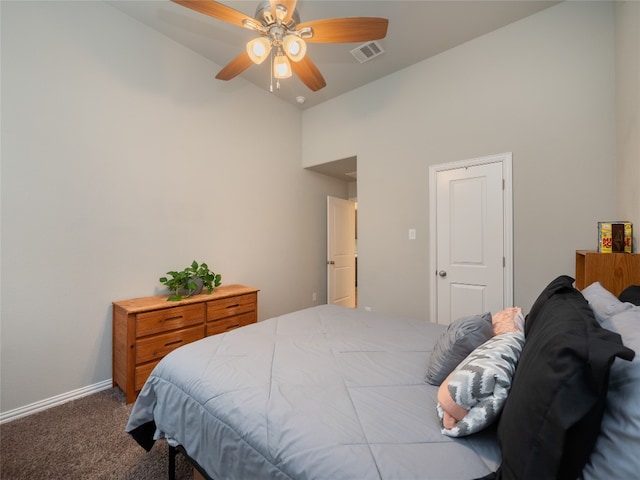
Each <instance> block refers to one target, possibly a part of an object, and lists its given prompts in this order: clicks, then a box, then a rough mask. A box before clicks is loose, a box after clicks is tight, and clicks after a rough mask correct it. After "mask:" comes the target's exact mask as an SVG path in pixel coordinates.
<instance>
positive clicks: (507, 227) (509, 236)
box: [429, 152, 514, 323]
mask: <svg viewBox="0 0 640 480" xmlns="http://www.w3.org/2000/svg"><path fill="white" fill-rule="evenodd" d="M512 157H513V155H512V153H511V152H507V153H500V154H496V155H489V156H486V157H479V158H472V159H469V160H461V161H458V162H450V163H443V164H439V165H430V166H429V272H430V273H429V278H430V281H429V290H430V292H429V305H430V308H429V312H430V315H429V319H430V321H431V322H433V323H436V322H437V315H438V314H437V306H438V305H437V301H438V296H437V293H438V290H437V288H438V283H437V273H436V271H437V268H438V264H437V261H438V257H437V232H436V194H437V191H436V186H437V179H436V177H437V173H438V172H441V171H445V170H454V169H457V168H465V167H473V166H476V165H485V164H488V163H496V162H500V163H502V180H503V221H504V231H503V235H504V239H503V241H504V262H505V264H504V269H503V276H504V305H505V307H508V306H514V305H513V187H512V183H513V178H512ZM478 313H480V312H478Z"/></svg>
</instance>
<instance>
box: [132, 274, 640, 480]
mask: <svg viewBox="0 0 640 480" xmlns="http://www.w3.org/2000/svg"><path fill="white" fill-rule="evenodd" d="M572 284H573V279H572V278H570V277H568V276H561V277H558V278H557V279H554V280H553V281H552V282H551V283H550V284H549V285H548V286H547V287H546V288H545V289H544V291H543V292H541V294H540V296H539V297H538V300H537V301H536V302H535V304H534V306H533V307H532V309H531V311H530V312H529V314H528V315H527V316H526V321H525V322H524V323H523V324H522V325H521V326H520V328H522V329H523V332H522V344H521V349H520V350H518V349H517V348H516V350H517V355H516V358H515V363H512V366H513V368H512V369H511V370H509V369H508V368H504V369H500V373H499V374H495V375H493V374H491V373H489V374H486V375H487V378H488V377H491V378H494V377H495V378H502V377H507V379H506V380H505V381H506V384H505V382H495V383H496V385H495V386H494V387H495V388H493V389H492V390H491V391H490V392H489V393H488V397H489V400H490V401H489V402H487V401H486V400H487V395H485V397H484V400H482V401H478V402H477V405H474V406H473V407H470V408H469V412H475V413H476V414H477V413H478V412H480V413H481V414H482V415H481V417H482V419H483V420H482V421H481V422H480V423H481V424H482V425H481V426H480V427H477V428H474V429H473V430H471V431H468V430H467V431H465V432H462V433H461V434H460V432H458V435H453V434H451V432H450V431H449V432H448V434H445V433H443V432H444V431H445V430H446V428H445V426H444V424H443V414H442V411H441V410H439V408H440V407H441V402H440V401H439V399H440V395H441V394H442V393H443V392H445V393H446V392H447V391H452V390H451V388H452V387H451V385H452V384H453V383H454V381H453V379H454V378H456V375H458V376H459V375H462V373H464V368H462V369H461V367H462V366H463V364H465V362H466V363H467V364H468V365H467V367H468V368H471V369H473V368H475V366H474V364H473V362H472V361H471V360H470V359H474V358H475V359H476V360H477V358H480V357H482V358H486V349H487V346H486V345H487V339H493V340H495V339H496V338H498V337H501V338H502V335H500V336H499V335H496V334H494V333H492V332H491V330H492V329H495V317H496V315H495V314H494V315H492V314H491V313H490V312H484V313H481V314H478V315H476V316H473V317H467V318H465V319H459V320H457V321H456V322H453V323H452V324H451V325H449V326H446V327H445V326H441V325H436V324H432V323H429V322H426V321H424V320H416V319H407V318H400V317H393V316H388V315H380V314H376V313H375V312H365V311H361V310H357V309H347V308H344V307H339V306H333V305H321V306H316V307H313V308H309V309H305V310H301V311H298V312H293V313H290V314H286V315H282V316H279V317H275V318H271V319H269V320H265V321H262V322H259V323H257V324H254V325H250V326H246V327H243V328H241V329H237V330H234V331H231V332H228V333H224V334H220V335H216V336H213V337H207V338H205V339H202V340H199V341H197V342H194V343H191V344H189V345H185V346H183V347H181V348H179V349H177V350H175V351H174V352H172V353H171V354H169V355H168V356H167V357H165V358H164V359H163V360H162V361H161V362H160V363H159V364H158V365H157V367H156V368H155V369H154V371H153V372H152V374H151V375H150V377H149V379H148V380H147V382H146V384H145V385H144V387H143V389H142V391H141V392H140V394H139V396H138V398H137V400H136V403H135V404H134V407H133V409H132V412H131V415H130V418H129V421H128V424H127V426H126V431H127V432H129V433H130V434H131V435H132V436H133V437H134V438H135V439H136V441H138V443H139V444H140V445H141V446H143V447H144V448H145V449H147V450H150V449H151V448H152V447H153V444H154V442H155V441H156V440H158V439H165V440H166V441H167V442H168V444H169V445H170V446H171V447H172V451H174V450H173V449H175V448H179V449H180V450H181V451H182V452H184V453H185V454H186V455H187V456H188V457H189V459H190V460H191V461H192V462H193V463H194V465H195V466H196V467H197V469H198V470H199V471H200V472H201V473H202V474H203V475H204V476H206V477H208V478H211V479H215V480H221V479H263V478H264V479H266V478H273V479H307V478H309V479H332V480H337V479H359V480H360V479H362V480H364V479H403V480H404V479H412V478H414V479H437V480H444V479H456V480H460V479H479V478H487V479H488V478H532V479H533V478H578V477H583V478H584V479H585V480H590V479H597V478H605V477H604V476H603V475H602V474H603V472H606V473H607V474H608V477H609V478H632V477H633V475H635V474H636V473H637V472H638V471H640V464H639V463H638V459H637V458H634V455H633V453H634V452H637V451H638V450H639V449H640V407H638V406H635V411H632V410H633V408H630V407H629V406H628V405H627V403H633V404H636V403H638V402H637V400H636V401H634V402H630V401H629V395H640V390H639V386H640V372H639V369H640V366H639V365H638V359H635V360H632V359H633V358H634V349H638V348H640V344H639V343H640V339H639V338H638V333H637V331H639V330H640V307H636V306H635V305H633V304H632V303H629V302H623V301H621V300H620V299H618V298H616V297H614V296H613V295H612V294H611V293H609V292H607V291H606V290H604V289H603V288H602V287H599V284H598V285H595V286H594V289H593V290H594V292H595V293H593V294H592V296H593V298H594V299H596V300H598V301H600V299H602V298H606V300H602V301H601V303H604V306H602V305H598V306H594V303H593V301H591V300H587V297H585V296H583V294H582V293H580V292H578V291H577V290H575V288H573V286H572ZM589 288H591V287H589ZM607 293H608V294H609V297H607V296H606V294H607ZM623 293H624V292H623ZM596 297H597V298H596ZM614 300H615V302H617V303H616V304H615V305H614V306H613V307H612V304H613V303H614V302H613V301H614ZM594 301H595V300H594ZM588 302H589V303H588ZM607 302H608V303H607ZM620 305H622V307H620ZM597 309H600V311H599V312H598V310H597ZM612 312H613V313H612ZM616 315H618V316H620V315H622V317H624V318H623V319H622V321H618V319H617V318H616ZM516 320H517V317H516ZM516 323H517V322H516ZM487 324H488V325H489V327H487ZM514 324H515V323H514ZM487 329H489V332H487ZM512 337H514V338H515V337H517V335H514V334H512ZM504 338H506V337H504ZM525 338H526V341H525V340H524V339H525ZM512 345H513V344H512ZM559 346H561V348H558V347H559ZM480 347H484V348H485V352H484V353H482V352H480V350H481V349H480ZM478 352H480V353H482V355H480V353H478ZM474 356H475V357H474ZM461 358H462V359H464V360H465V361H464V362H460V361H459V360H460V359H461ZM511 361H512V362H513V359H511ZM469 365H471V367H469ZM516 365H517V368H516ZM618 367H620V369H621V372H618V371H617V369H618ZM475 370H477V368H475ZM505 371H509V372H510V373H509V374H505V373H504V372H505ZM485 373H486V372H485ZM483 374H484V373H483ZM492 375H493V376H492ZM620 377H622V380H621V379H620ZM443 378H444V379H443ZM483 381H486V378H485V379H484V380H483ZM430 382H431V383H430ZM614 382H618V383H617V384H616V386H615V388H617V389H618V390H621V392H619V393H620V395H619V397H620V398H621V400H620V401H619V402H618V403H620V405H615V408H614V409H613V410H611V408H613V406H612V405H610V403H611V402H607V401H606V400H607V396H608V395H609V396H612V392H611V390H612V388H610V387H609V385H610V383H611V384H613V383H614ZM497 383H500V385H497ZM505 385H506V387H505ZM498 387H500V388H498ZM498 390H500V392H501V393H500V394H498ZM505 391H506V393H505ZM630 392H631V393H630ZM507 393H508V396H507V395H506V394H507ZM498 397H500V398H498ZM631 398H633V397H631ZM635 398H636V399H637V398H638V397H637V396H636V397H635ZM498 400H500V401H498ZM625 402H626V403H625ZM498 404H499V407H500V408H499V409H497V408H496V405H498ZM442 405H446V403H445V402H444V401H443V402H442ZM481 407H482V408H481ZM632 407H633V405H632ZM620 409H622V410H623V414H622V417H620V415H621V414H620V413H619V410H620ZM496 410H498V411H496ZM487 412H489V413H487ZM616 415H618V416H616ZM465 418H470V413H469V415H468V417H465ZM477 418H478V417H477V415H476V419H477ZM612 418H613V420H612ZM460 422H461V423H460V424H462V422H463V421H462V420H461V421H460ZM483 422H484V423H483ZM601 425H602V428H603V429H604V427H609V429H608V431H603V432H601V431H600V428H601ZM612 432H613V433H612ZM612 435H613V438H612ZM616 436H618V437H616ZM623 439H624V441H622V440H623ZM612 455H616V457H614V458H615V462H614V463H613V464H614V465H615V469H616V470H615V471H614V474H613V475H612V474H611V471H610V470H611V468H612V466H611V465H612ZM635 455H637V453H636V454H635ZM625 472H629V473H630V475H629V476H627V477H624V475H620V474H621V473H622V474H624V473H625Z"/></svg>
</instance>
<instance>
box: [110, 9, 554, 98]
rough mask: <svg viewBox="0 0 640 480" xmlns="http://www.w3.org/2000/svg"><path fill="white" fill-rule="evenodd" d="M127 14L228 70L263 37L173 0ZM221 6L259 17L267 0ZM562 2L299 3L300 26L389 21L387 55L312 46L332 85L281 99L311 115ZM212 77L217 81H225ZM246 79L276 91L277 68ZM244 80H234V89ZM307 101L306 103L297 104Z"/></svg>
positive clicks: (286, 90)
mask: <svg viewBox="0 0 640 480" xmlns="http://www.w3.org/2000/svg"><path fill="white" fill-rule="evenodd" d="M107 3H109V4H110V5H113V6H114V7H115V8H117V9H118V10H120V11H122V12H123V13H125V14H127V15H129V16H131V17H133V18H134V19H136V20H138V21H140V22H142V23H144V24H145V25H147V26H149V27H150V28H152V29H154V30H157V31H158V32H160V33H162V34H164V35H166V36H167V37H169V38H171V39H173V40H175V41H176V42H178V43H180V44H182V45H184V46H185V47H187V48H189V49H191V50H193V51H194V52H196V53H198V54H200V55H202V56H204V57H206V58H208V59H209V60H211V61H212V62H215V63H216V64H218V65H220V68H222V67H223V66H224V65H226V64H227V63H228V62H229V61H231V60H232V59H234V58H235V57H236V56H237V55H238V54H240V53H241V52H242V50H243V49H244V46H245V44H246V42H247V41H249V40H251V39H252V38H254V37H255V36H256V34H255V32H253V31H251V30H247V29H244V28H241V27H238V26H235V25H231V24H228V23H225V22H223V21H221V20H217V19H214V18H211V17H208V16H207V15H204V14H201V13H198V12H195V11H193V10H191V9H189V8H186V7H183V6H181V5H178V4H176V3H173V2H171V1H169V0H113V1H108V2H107ZM221 3H224V4H225V5H227V6H229V7H232V8H234V9H236V10H239V11H241V12H243V13H245V14H246V15H249V16H251V17H253V16H254V13H255V10H256V7H257V6H258V4H259V3H260V1H259V0H250V1H249V0H224V1H222V2H221ZM556 3H558V1H543V0H497V1H496V0H493V1H488V0H440V1H436V0H340V1H337V0H298V4H297V10H298V13H299V15H300V21H301V22H305V21H310V20H319V19H324V18H335V17H358V16H366V17H383V18H387V19H389V29H388V31H387V36H386V38H384V39H382V40H380V43H381V45H382V47H383V49H384V50H385V53H384V54H383V55H380V56H378V57H375V58H373V59H372V60H370V61H368V62H366V63H362V64H361V63H359V62H358V61H357V60H356V59H355V58H354V57H353V56H352V55H351V53H350V51H351V50H352V49H353V48H355V47H357V46H358V45H360V44H353V43H349V44H345V43H343V44H332V45H326V44H316V43H314V44H309V45H308V48H307V55H308V56H309V58H310V59H311V60H313V62H314V63H315V64H316V65H317V66H318V68H319V69H320V72H321V73H322V75H323V76H324V78H325V80H326V82H327V86H326V87H324V88H323V89H321V90H319V91H317V92H312V91H311V90H309V89H308V88H307V87H306V86H305V85H304V84H303V83H302V82H300V80H298V78H296V77H295V76H294V77H292V78H289V79H285V80H282V81H281V88H280V90H276V89H275V87H274V92H273V93H272V94H273V95H277V96H278V97H280V98H282V99H283V100H285V101H287V102H290V103H292V104H294V105H297V106H298V107H299V108H302V109H304V108H309V107H312V106H314V105H317V104H319V103H322V102H324V101H327V100H329V99H331V98H334V97H337V96H339V95H341V94H343V93H345V92H348V91H349V90H353V89H355V88H357V87H359V86H361V85H364V84H366V83H369V82H371V81H374V80H376V79H378V78H381V77H383V76H386V75H389V74H391V73H393V72H396V71H398V70H401V69H403V68H405V67H408V66H410V65H413V64H415V63H417V62H420V61H422V60H424V59H426V58H428V57H431V56H433V55H437V54H438V53H441V52H443V51H445V50H448V49H450V48H452V47H455V46H456V45H460V44H462V43H464V42H467V41H469V40H472V39H474V38H476V37H479V36H481V35H484V34H486V33H488V32H491V31H493V30H496V29H498V28H500V27H502V26H505V25H507V24H509V23H512V22H515V21H517V20H519V19H521V18H524V17H526V16H528V15H531V14H533V13H536V12H538V11H540V10H543V9H545V8H547V7H549V6H551V5H554V4H556ZM217 72H218V69H216V70H213V71H212V72H211V82H212V83H214V82H221V80H216V79H215V78H214V77H215V75H216V73H217ZM239 77H241V78H244V79H245V80H248V81H250V82H252V83H254V84H255V85H257V86H259V87H260V88H263V89H264V90H266V91H267V92H269V86H270V83H271V79H270V72H269V65H268V64H267V62H265V63H263V64H261V65H253V66H251V67H250V68H249V69H247V70H246V71H245V72H243V73H242V74H241V75H240V76H239ZM234 81H236V82H237V81H238V79H237V78H236V79H232V80H230V82H234ZM298 96H303V97H305V102H304V104H302V105H300V104H298V103H297V102H296V97H298Z"/></svg>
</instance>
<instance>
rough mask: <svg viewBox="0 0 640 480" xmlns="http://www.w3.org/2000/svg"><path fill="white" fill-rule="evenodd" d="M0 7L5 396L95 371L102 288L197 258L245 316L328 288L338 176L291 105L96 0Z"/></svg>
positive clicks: (70, 383) (112, 293)
mask: <svg viewBox="0 0 640 480" xmlns="http://www.w3.org/2000/svg"><path fill="white" fill-rule="evenodd" d="M1 8H2V77H1V81H2V83H1V88H2V151H1V153H2V179H1V180H2V184H1V194H2V196H1V207H2V212H1V228H2V230H1V231H2V242H1V247H2V255H1V265H2V270H1V274H2V283H1V285H2V305H1V315H2V316H1V340H2V344H1V364H2V365H1V388H0V390H1V408H2V412H6V411H9V410H12V409H16V408H18V407H23V406H25V405H29V404H31V403H33V402H39V401H41V400H43V399H48V398H50V397H54V396H56V395H59V394H63V393H65V392H70V391H73V390H76V389H80V388H82V387H86V386H88V385H93V384H96V383H99V382H103V381H105V380H108V379H110V378H111V302H112V301H114V300H121V299H125V298H132V297H137V296H146V295H151V294H155V293H160V287H161V285H159V283H158V278H159V277H160V276H161V275H163V274H164V273H165V272H166V271H167V270H170V269H178V268H183V267H185V266H187V264H189V263H190V262H191V261H192V260H194V259H196V260H199V261H206V262H208V263H209V265H210V266H211V267H212V268H213V269H214V270H215V271H216V272H218V273H221V274H222V279H223V283H227V284H230V283H244V284H247V285H251V286H255V287H259V288H260V289H261V292H260V294H259V317H260V319H264V318H267V317H271V316H274V315H278V314H281V313H284V312H288V311H292V310H296V309H299V308H303V307H306V306H310V305H311V304H312V302H311V298H312V297H311V295H312V292H313V291H316V292H318V296H319V298H318V303H324V301H326V286H325V282H326V280H325V278H326V277H325V270H326V267H325V256H326V254H325V251H326V247H325V244H326V242H325V238H326V220H325V208H326V196H327V195H333V196H341V197H343V198H345V197H346V196H347V187H346V182H340V181H338V180H332V179H330V178H329V177H326V176H323V175H320V174H316V173H313V172H309V171H307V170H304V169H303V168H301V140H300V139H301V136H302V132H301V114H300V112H299V110H297V109H296V108H295V107H293V106H290V105H288V104H286V103H284V102H282V101H280V100H278V99H277V98H275V97H273V96H271V95H270V94H269V93H267V92H265V91H262V90H260V89H258V88H256V87H255V86H253V85H251V84H249V83H248V82H245V81H244V80H243V79H241V78H237V79H235V80H234V81H233V82H230V83H223V82H219V81H216V80H214V79H213V76H214V74H215V72H216V71H217V70H218V69H219V68H220V66H218V65H214V64H212V63H210V62H208V61H206V60H205V59H203V58H202V57H199V56H197V55H195V54H193V53H192V52H190V51H188V50H186V49H184V48H183V47H180V46H179V45H177V44H175V43H173V42H172V41H170V40H169V39H167V38H166V37H164V36H161V35H159V34H157V33H155V32H153V31H151V30H150V29H148V28H146V27H144V26H142V25H141V24H139V23H137V22H135V21H134V20H132V19H130V18H128V17H126V16H124V15H123V14H122V13H120V12H119V11H118V10H115V9H113V8H112V7H110V6H109V5H107V4H104V3H102V2H61V1H56V2H10V1H3V2H2V3H1ZM264 112H269V114H270V115H271V119H270V121H268V122H265V121H264V120H265V119H264ZM281 132H286V137H287V139H288V142H287V144H286V147H285V148H282V144H281V142H280V141H279V138H280V134H281Z"/></svg>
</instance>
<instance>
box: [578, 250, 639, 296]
mask: <svg viewBox="0 0 640 480" xmlns="http://www.w3.org/2000/svg"><path fill="white" fill-rule="evenodd" d="M594 282H600V284H601V285H602V286H603V287H604V288H606V289H607V290H609V291H610V292H611V293H613V294H614V295H615V296H616V297H617V296H618V295H620V292H622V290H624V289H625V288H626V287H628V286H629V285H640V254H637V253H599V252H595V251H590V250H576V288H577V289H578V290H582V289H584V288H586V287H588V286H589V285H591V284H592V283H594Z"/></svg>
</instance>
